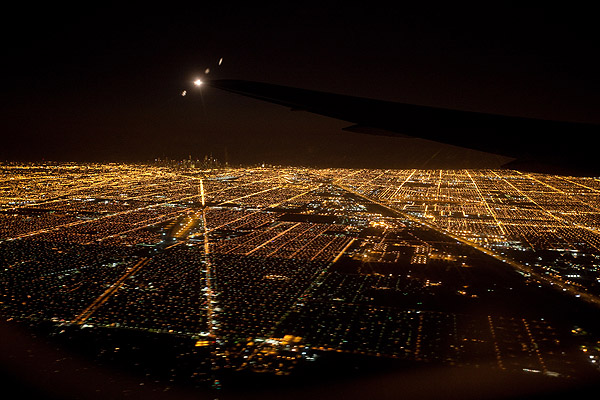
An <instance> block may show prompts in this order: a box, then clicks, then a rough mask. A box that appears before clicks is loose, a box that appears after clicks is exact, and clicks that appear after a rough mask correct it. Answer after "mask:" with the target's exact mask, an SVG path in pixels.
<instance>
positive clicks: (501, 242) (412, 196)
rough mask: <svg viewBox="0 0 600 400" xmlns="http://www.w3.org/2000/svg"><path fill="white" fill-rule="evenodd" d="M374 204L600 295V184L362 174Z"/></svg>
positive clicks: (526, 177)
mask: <svg viewBox="0 0 600 400" xmlns="http://www.w3.org/2000/svg"><path fill="white" fill-rule="evenodd" d="M339 182H340V183H341V184H344V185H346V186H349V187H351V188H353V189H355V190H356V191H357V192H359V193H361V194H364V195H365V196H367V197H369V198H373V199H376V200H378V201H381V202H383V203H385V204H388V205H390V206H392V207H394V208H397V209H399V210H402V211H405V212H407V213H410V214H411V215H414V216H416V217H418V218H420V219H423V220H424V221H427V222H428V223H430V224H431V225H433V226H435V227H438V228H440V229H442V230H444V231H447V232H450V233H453V234H455V235H457V236H459V237H462V238H464V239H467V240H469V241H471V242H473V243H475V244H478V245H480V246H483V247H485V248H488V249H490V250H493V251H494V252H496V253H497V254H500V255H506V256H507V257H508V258H512V259H514V260H517V261H519V262H521V263H523V264H524V265H526V266H530V267H533V268H534V271H537V272H539V273H541V274H545V275H548V276H550V277H552V278H555V279H558V280H559V281H561V282H562V283H565V284H567V285H570V286H573V287H576V288H577V289H579V290H583V291H584V292H589V293H591V294H594V295H599V294H600V269H599V268H600V180H599V179H597V178H580V177H563V176H551V175H542V174H523V173H520V172H517V171H504V170H502V171H500V170H456V171H453V170H394V171H392V170H388V171H381V170H379V171H377V170H375V171H374V170H361V171H359V172H358V173H356V174H352V175H350V176H348V177H347V178H342V179H340V180H339Z"/></svg>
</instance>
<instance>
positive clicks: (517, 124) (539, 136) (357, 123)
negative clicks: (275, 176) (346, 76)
mask: <svg viewBox="0 0 600 400" xmlns="http://www.w3.org/2000/svg"><path fill="white" fill-rule="evenodd" d="M207 84H208V85H209V86H212V87H215V88H218V89H222V90H226V91H229V92H233V93H237V94H241V95H244V96H248V97H252V98H255V99H259V100H263V101H267V102H271V103H275V104H279V105H282V106H286V107H289V108H291V109H294V110H304V111H308V112H312V113H315V114H320V115H323V116H327V117H331V118H336V119H340V120H344V121H348V122H351V123H353V124H354V125H353V126H351V127H349V128H348V130H351V131H356V132H362V133H368V134H373V135H387V136H411V137H418V138H423V139H428V140H432V141H436V142H440V143H445V144H450V145H455V146H460V147H465V148H470V149H474V150H480V151H485V152H488V153H494V154H499V155H503V156H507V157H511V158H514V159H515V161H512V162H510V163H509V164H506V165H505V167H507V168H512V169H517V170H522V171H530V172H546V173H557V174H567V175H581V176H598V175H600V163H599V162H598V160H597V157H598V155H597V153H598V152H597V151H596V150H595V149H594V147H595V146H593V145H590V144H591V142H592V141H593V139H594V137H597V136H598V133H599V132H600V125H594V124H586V123H577V122H564V121H551V120H541V119H533V118H524V117H514V116H506V115H496V114H485V113H477V112H471V111H460V110H451V109H444V108H436V107H428V106H421V105H413V104H404V103H396V102H390V101H382V100H375V99H369V98H361V97H354V96H347V95H340V94H334V93H326V92H319V91H314V90H306V89H299V88H293V87H287V86H280V85H274V84H269V83H261V82H250V81H243V80H213V81H210V82H207Z"/></svg>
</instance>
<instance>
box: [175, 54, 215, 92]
mask: <svg viewBox="0 0 600 400" xmlns="http://www.w3.org/2000/svg"><path fill="white" fill-rule="evenodd" d="M222 63H223V57H221V58H219V62H218V65H221V64H222ZM209 73H210V68H206V69H205V70H204V74H206V75H208V74H209ZM193 83H194V86H196V87H200V86H202V85H203V84H204V82H203V81H202V79H200V78H196V80H195V81H194V82H193ZM186 94H187V90H184V91H182V92H181V95H182V96H185V95H186Z"/></svg>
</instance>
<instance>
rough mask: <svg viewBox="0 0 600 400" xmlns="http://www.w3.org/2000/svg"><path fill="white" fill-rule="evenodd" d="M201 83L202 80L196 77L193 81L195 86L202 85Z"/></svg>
mask: <svg viewBox="0 0 600 400" xmlns="http://www.w3.org/2000/svg"><path fill="white" fill-rule="evenodd" d="M202 83H203V82H202V80H200V79H196V80H195V81H194V85H196V86H200V85H202Z"/></svg>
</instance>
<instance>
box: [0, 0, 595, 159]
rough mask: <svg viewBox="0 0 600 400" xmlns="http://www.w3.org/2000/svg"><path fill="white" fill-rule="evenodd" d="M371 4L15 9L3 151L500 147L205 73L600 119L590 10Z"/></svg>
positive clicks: (411, 154)
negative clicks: (364, 128)
mask: <svg viewBox="0 0 600 400" xmlns="http://www.w3.org/2000/svg"><path fill="white" fill-rule="evenodd" d="M221 3H224V2H221ZM397 3H399V2H397ZM485 3H488V2H485ZM323 4H325V3H323ZM375 4H376V3H373V2H371V3H370V6H372V7H373V8H365V6H364V5H363V4H361V5H348V4H347V3H343V2H339V3H338V4H337V5H331V3H327V4H326V5H321V6H319V7H311V6H308V5H306V4H305V5H303V6H300V5H298V6H295V7H294V6H292V5H289V4H286V5H284V6H278V7H274V8H273V7H266V6H265V7H262V6H256V5H242V6H238V5H217V4H214V5H210V4H206V5H202V6H200V7H196V8H194V9H184V10H180V12H178V13H169V12H168V11H169V10H163V9H160V8H157V9H154V10H153V9H151V8H150V9H148V10H144V11H147V13H145V12H129V11H127V10H123V9H120V10H115V9H96V10H92V11H90V10H89V9H88V8H87V7H86V8H83V9H82V10H80V11H78V10H73V9H71V8H64V9H60V8H56V7H50V6H48V7H47V8H46V9H39V8H38V9H36V10H30V9H22V10H17V11H14V12H13V14H8V13H7V14H6V15H5V16H4V19H5V22H7V23H5V24H4V28H2V32H1V33H2V39H1V40H2V51H3V53H4V54H3V69H4V72H3V77H4V89H3V96H2V97H3V99H2V108H1V110H0V112H1V115H2V122H3V127H2V131H1V132H2V145H1V146H0V160H40V159H46V160H73V161H145V160H149V159H153V158H155V157H162V156H168V157H171V158H183V157H185V158H187V157H188V155H191V156H192V157H194V158H196V157H198V158H202V157H203V156H204V155H205V154H210V153H212V154H213V155H215V156H216V157H218V158H220V159H222V160H223V159H224V157H225V154H227V157H228V159H229V161H230V162H232V163H234V164H235V163H250V162H261V161H265V162H271V163H291V164H303V165H317V166H326V165H327V166H329V165H331V166H366V167H385V168H394V167H396V168H405V167H451V168H452V167H472V166H495V165H497V164H498V163H499V162H500V161H502V160H501V159H499V158H498V157H495V156H491V157H490V156H487V155H482V154H481V153H476V152H472V151H460V150H458V149H456V148H452V147H448V146H439V145H437V144H432V143H429V142H425V141H421V140H410V139H399V138H389V137H373V136H368V135H361V134H357V133H347V132H342V131H341V128H342V127H344V126H347V125H348V123H345V122H343V121H338V120H333V119H328V118H325V117H321V116H317V115H312V114H309V113H305V112H290V111H289V110H288V109H286V108H284V107H280V106H276V105H272V104H269V103H264V102H260V101H257V100H252V99H247V98H244V97H241V96H237V95H234V94H229V93H225V92H220V91H218V90H217V89H211V88H204V90H202V91H201V92H198V91H197V90H190V89H193V87H192V84H191V82H192V81H193V80H194V78H195V77H206V78H213V79H217V78H223V79H229V78H232V79H246V80H256V81H262V82H269V83H276V84H283V85H290V86H296V87H303V88H307V89H315V90H322V91H331V92H337V93H342V94H350V95H355V96H365V97H372V98H378V99H383V100H393V101H399V102H405V103H414V104H423V105H431V106H439V107H448V108H455V109H464V110H473V111H482V112H493V113H504V114H511V115H522V116H528V117H539V118H549V119H564V120H571V121H581V122H596V123H598V122H600V116H599V115H598V110H599V109H600V107H599V106H600V95H599V94H600V80H599V79H598V71H600V62H599V61H598V55H597V53H598V39H599V38H600V35H599V33H598V25H597V23H596V21H595V20H594V18H595V14H594V13H593V12H592V11H591V9H585V8H580V9H575V8H573V7H571V8H569V9H565V8H564V7H563V8H559V7H558V6H549V5H546V6H545V7H544V8H537V7H529V8H523V7H515V8H509V7H506V6H505V7H503V8H491V7H490V6H489V5H488V6H486V7H480V8H463V9H460V8H454V7H449V6H448V5H446V6H444V7H440V6H438V5H436V4H435V3H429V4H427V5H425V6H420V7H417V6H411V7H407V6H406V5H395V6H391V7H390V6H388V5H381V6H380V7H379V8H377V7H374V5H375ZM88 7H89V5H88ZM551 7H556V8H551ZM22 8H25V7H22ZM221 57H223V64H222V65H221V66H218V65H217V62H218V60H219V58H221ZM205 68H210V69H211V73H210V74H209V75H208V76H205V75H204V70H205ZM186 89H187V90H188V93H189V94H188V95H187V96H185V97H182V96H181V95H180V93H181V91H182V90H186ZM515 145H518V144H515ZM588 145H589V144H588Z"/></svg>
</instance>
